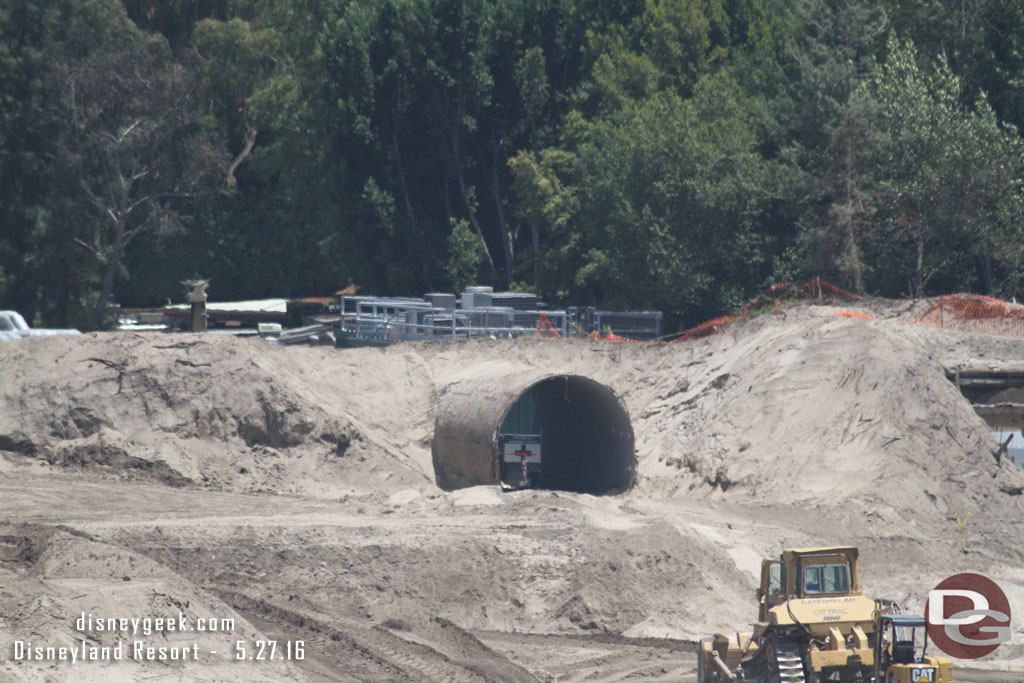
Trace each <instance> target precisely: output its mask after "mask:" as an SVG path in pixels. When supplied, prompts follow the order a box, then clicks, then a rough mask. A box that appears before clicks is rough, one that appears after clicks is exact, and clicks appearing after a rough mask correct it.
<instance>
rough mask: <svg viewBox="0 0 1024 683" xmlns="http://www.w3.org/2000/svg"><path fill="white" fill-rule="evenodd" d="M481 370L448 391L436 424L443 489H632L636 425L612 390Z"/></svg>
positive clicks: (585, 381)
mask: <svg viewBox="0 0 1024 683" xmlns="http://www.w3.org/2000/svg"><path fill="white" fill-rule="evenodd" d="M535 374H536V373H526V376H524V375H523V373H522V372H513V371H510V372H508V373H496V372H488V371H481V372H479V373H477V374H476V376H474V377H470V378H466V379H462V380H460V381H457V382H454V383H453V385H452V386H451V387H449V389H448V390H447V391H446V392H445V393H444V395H443V398H442V401H441V402H440V407H439V411H438V416H437V420H436V422H435V426H434V440H433V446H432V451H433V459H434V469H435V474H436V477H437V482H438V485H439V486H441V487H442V488H445V489H448V490H451V489H456V488H462V487H465V486H475V485H479V484H501V485H502V487H503V488H505V489H507V490H509V489H525V488H536V489H549V490H559V491H572V492H576V493H589V494H593V495H607V494H615V493H621V492H623V491H626V490H628V489H629V488H630V487H631V486H632V484H633V480H634V474H635V465H636V456H635V451H634V436H633V428H632V425H631V423H630V420H629V415H628V413H627V412H626V409H625V406H624V405H623V403H622V401H621V400H620V399H619V398H618V396H616V395H615V393H614V392H613V391H612V390H611V389H610V388H608V387H606V386H604V385H602V384H600V383H599V382H595V381H594V380H591V379H589V378H586V377H582V376H579V375H555V376H542V377H535V376H530V375H535Z"/></svg>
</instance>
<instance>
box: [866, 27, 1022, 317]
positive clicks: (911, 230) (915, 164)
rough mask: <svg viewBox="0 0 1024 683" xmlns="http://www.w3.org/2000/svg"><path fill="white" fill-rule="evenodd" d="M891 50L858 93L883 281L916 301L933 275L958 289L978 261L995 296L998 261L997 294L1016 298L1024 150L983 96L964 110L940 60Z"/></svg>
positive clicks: (909, 47) (895, 46) (892, 44)
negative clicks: (870, 140)
mask: <svg viewBox="0 0 1024 683" xmlns="http://www.w3.org/2000/svg"><path fill="white" fill-rule="evenodd" d="M887 50H888V57H887V59H886V62H885V65H884V67H883V69H882V70H881V72H880V73H879V74H877V75H876V76H875V77H874V78H873V79H872V80H871V81H869V82H867V83H864V84H862V86H861V87H859V88H858V90H857V92H856V93H855V95H854V100H855V101H857V102H858V103H859V104H861V105H862V106H864V107H865V108H866V109H869V110H870V111H871V112H872V115H871V116H870V117H868V118H867V119H866V120H865V121H864V126H865V129H866V130H869V131H872V133H871V134H872V135H873V136H874V137H875V140H876V142H875V144H874V145H873V148H874V149H875V150H876V154H875V157H874V158H873V159H871V160H870V165H869V167H868V173H869V174H870V178H871V183H872V191H873V193H874V195H875V197H876V203H877V211H876V214H875V218H874V224H875V225H874V234H875V239H874V242H875V244H874V245H873V247H872V249H873V252H874V253H873V254H872V258H873V260H875V262H876V263H877V264H878V265H877V268H878V270H879V275H880V280H881V282H883V283H884V282H885V281H886V280H888V282H889V287H891V286H892V280H893V278H894V277H895V278H897V279H898V280H901V281H902V283H903V284H904V286H905V287H906V289H905V290H904V291H906V292H907V293H909V294H910V295H912V296H914V297H921V296H924V294H925V292H926V289H927V288H928V287H929V283H930V282H931V281H932V280H933V278H941V279H942V280H943V283H942V285H941V286H940V289H941V290H947V291H948V290H949V289H953V288H956V289H963V288H968V287H970V285H971V281H972V279H973V278H972V277H971V273H972V272H973V271H974V265H975V263H976V264H977V265H978V266H979V272H980V276H981V281H982V287H983V288H984V289H985V290H986V291H992V290H993V289H994V287H993V285H994V282H993V262H995V263H996V265H997V266H998V267H999V268H1001V269H1002V270H1003V272H1004V273H1005V276H1006V279H1005V281H1004V282H1003V283H1002V284H1001V286H999V287H998V289H999V290H1000V291H1001V292H1002V293H1004V294H1008V295H1012V294H1013V292H1014V290H1015V288H1016V283H1017V281H1018V280H1019V277H1020V265H1021V262H1022V254H1024V247H1022V242H1021V217H1022V216H1024V191H1022V185H1021V174H1022V171H1024V143H1022V141H1021V139H1020V137H1019V135H1018V134H1017V131H1016V130H1015V129H1013V128H1012V127H1010V126H1005V125H1000V124H999V123H998V121H997V120H996V117H995V114H994V113H993V111H992V109H991V108H990V107H988V105H987V102H986V100H985V97H984V95H981V96H979V98H978V104H977V105H976V106H965V105H963V104H962V103H961V98H960V93H961V90H962V87H961V82H960V79H958V78H957V77H956V76H955V75H954V74H953V73H952V72H951V70H950V68H949V66H948V64H947V63H946V61H945V59H944V58H943V57H941V56H940V58H939V60H938V61H937V63H934V64H932V65H929V66H928V67H922V66H921V64H920V60H919V56H918V53H917V51H916V49H915V47H914V45H913V43H911V42H910V41H905V40H899V39H897V38H896V37H895V36H891V37H890V39H889V43H888V48H887ZM890 291H891V290H890Z"/></svg>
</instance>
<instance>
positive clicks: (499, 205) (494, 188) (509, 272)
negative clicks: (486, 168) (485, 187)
mask: <svg viewBox="0 0 1024 683" xmlns="http://www.w3.org/2000/svg"><path fill="white" fill-rule="evenodd" d="M491 193H492V194H493V195H494V207H495V209H496V210H497V214H498V228H499V230H500V231H501V248H502V251H504V256H505V286H506V287H508V286H510V285H511V284H512V280H513V278H514V277H515V257H516V254H515V244H513V235H512V233H511V232H510V231H509V228H508V220H507V219H506V218H505V207H504V205H503V200H502V195H501V176H500V175H499V168H498V140H497V138H496V137H495V139H494V142H493V143H492V146H491Z"/></svg>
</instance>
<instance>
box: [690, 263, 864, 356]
mask: <svg viewBox="0 0 1024 683" xmlns="http://www.w3.org/2000/svg"><path fill="white" fill-rule="evenodd" d="M860 298H861V297H860V296H859V295H857V294H854V293H853V292H848V291H846V290H845V289H841V288H839V287H836V286H835V285H833V284H831V283H829V282H825V281H824V280H822V279H821V278H820V277H816V278H813V279H811V280H804V281H802V282H776V283H774V284H772V285H770V286H769V287H768V289H766V290H764V293H763V294H761V295H760V296H757V297H755V298H753V299H751V300H750V301H748V302H747V303H745V304H744V305H743V306H740V308H739V309H738V310H737V311H736V313H735V314H733V315H727V316H723V317H721V318H715V319H714V320H708V321H707V322H703V323H701V324H700V325H697V326H696V327H694V328H692V329H690V330H687V331H686V333H685V334H683V335H682V336H679V337H676V338H675V339H673V340H672V342H671V343H673V344H674V343H676V342H682V341H690V340H691V339H700V338H701V337H707V336H708V335H712V334H714V333H716V332H718V331H720V330H722V329H723V328H725V327H727V326H728V325H730V324H732V323H734V322H736V321H737V320H742V319H743V318H747V317H749V316H751V315H754V314H755V313H759V312H761V311H764V310H766V309H769V308H771V309H773V310H775V309H778V307H779V305H780V304H786V303H790V302H794V301H821V302H823V303H839V302H851V301H857V300H858V299H860Z"/></svg>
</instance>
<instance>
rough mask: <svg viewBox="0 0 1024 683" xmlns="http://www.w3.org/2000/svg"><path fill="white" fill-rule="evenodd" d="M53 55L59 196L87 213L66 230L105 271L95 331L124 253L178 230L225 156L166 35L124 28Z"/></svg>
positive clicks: (216, 177) (191, 71)
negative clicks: (138, 242)
mask: <svg viewBox="0 0 1024 683" xmlns="http://www.w3.org/2000/svg"><path fill="white" fill-rule="evenodd" d="M52 49H53V52H54V54H55V55H57V65H56V67H55V78H54V81H53V86H54V92H53V101H54V102H55V103H56V113H57V116H58V118H59V120H60V122H61V132H60V135H59V137H58V140H57V146H56V147H57V150H56V158H55V165H56V167H57V168H59V169H60V171H61V177H62V182H61V183H59V191H58V194H57V196H58V197H59V196H61V195H62V194H63V195H64V196H66V197H68V198H69V201H70V202H71V204H72V206H75V207H80V209H82V213H81V216H82V217H85V220H81V219H79V220H78V221H76V223H75V224H74V225H65V226H63V229H64V230H66V235H67V236H68V237H69V238H70V240H71V241H72V242H73V243H74V245H77V246H78V247H79V248H82V249H85V250H86V251H87V252H88V253H89V254H91V255H92V256H93V257H94V258H95V263H96V264H97V265H98V267H99V270H100V273H101V276H100V279H99V292H98V296H97V298H96V301H95V305H94V306H93V311H92V314H93V324H94V325H96V326H97V327H99V326H102V324H103V321H104V316H105V313H106V309H107V302H108V301H109V299H110V297H111V294H112V292H113V287H114V281H115V277H116V276H117V273H118V269H119V266H120V264H121V262H122V259H123V257H124V255H125V251H126V250H127V249H128V247H129V246H130V245H131V243H132V242H133V241H134V240H135V239H136V238H137V237H139V236H140V235H142V234H145V233H148V232H153V231H163V232H166V231H170V230H175V229H180V228H181V226H182V215H181V214H180V213H179V212H178V211H177V210H176V209H177V207H178V206H179V205H180V203H181V202H183V201H185V200H187V199H190V198H193V197H195V196H197V194H199V193H200V192H203V191H206V190H208V189H210V188H212V187H216V186H217V182H218V181H219V183H220V184H221V185H222V184H223V178H224V177H225V176H224V169H225V168H226V164H225V155H224V152H223V149H222V147H221V146H220V144H219V141H218V140H217V139H216V137H215V134H214V131H213V130H212V127H211V126H210V124H209V122H208V121H207V120H206V119H205V118H204V116H203V114H202V109H201V108H202V99H201V93H202V84H201V83H200V82H199V80H198V78H197V72H196V69H195V67H194V65H192V64H187V63H185V64H183V63H180V62H178V61H175V60H174V59H173V57H172V55H171V53H170V50H169V48H168V46H167V44H166V41H165V40H164V39H163V38H161V37H145V36H142V35H141V34H140V33H139V32H138V31H137V29H135V28H134V26H132V25H131V24H130V23H128V22H122V32H121V33H120V34H114V35H110V36H109V37H108V38H107V39H106V40H105V41H103V42H102V43H100V44H98V45H95V46H83V45H72V44H66V43H65V44H54V45H53V46H52ZM183 56H184V57H185V58H186V59H187V53H186V54H185V55H183ZM64 193H66V194H64Z"/></svg>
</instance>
